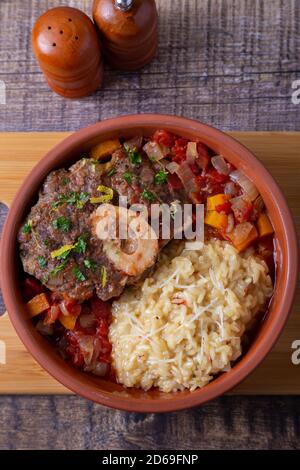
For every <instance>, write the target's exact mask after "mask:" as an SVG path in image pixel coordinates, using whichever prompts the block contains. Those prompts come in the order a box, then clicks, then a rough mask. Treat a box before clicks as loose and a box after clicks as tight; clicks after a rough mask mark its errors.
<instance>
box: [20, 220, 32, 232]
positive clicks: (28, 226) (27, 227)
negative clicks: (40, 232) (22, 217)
mask: <svg viewBox="0 0 300 470" xmlns="http://www.w3.org/2000/svg"><path fill="white" fill-rule="evenodd" d="M31 230H32V221H31V220H28V222H27V223H26V224H25V225H24V226H23V229H22V232H23V233H26V235H27V234H28V233H31Z"/></svg>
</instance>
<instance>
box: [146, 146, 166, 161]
mask: <svg viewBox="0 0 300 470" xmlns="http://www.w3.org/2000/svg"><path fill="white" fill-rule="evenodd" d="M143 150H144V152H145V153H146V154H147V156H148V157H149V158H150V160H162V159H163V158H164V157H165V156H166V155H167V154H168V151H169V149H167V148H166V147H163V146H162V145H159V144H158V143H157V142H147V144H146V145H144V147H143Z"/></svg>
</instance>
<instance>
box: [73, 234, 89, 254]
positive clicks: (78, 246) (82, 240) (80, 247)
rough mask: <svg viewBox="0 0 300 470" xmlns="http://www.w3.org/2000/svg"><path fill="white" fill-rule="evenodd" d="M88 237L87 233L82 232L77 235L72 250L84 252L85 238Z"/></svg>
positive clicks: (79, 252)
mask: <svg viewBox="0 0 300 470" xmlns="http://www.w3.org/2000/svg"><path fill="white" fill-rule="evenodd" d="M88 238H89V234H88V233H84V234H83V235H80V237H78V239H77V242H76V243H75V245H74V251H75V252H76V253H78V254H82V253H85V252H86V247H87V239H88Z"/></svg>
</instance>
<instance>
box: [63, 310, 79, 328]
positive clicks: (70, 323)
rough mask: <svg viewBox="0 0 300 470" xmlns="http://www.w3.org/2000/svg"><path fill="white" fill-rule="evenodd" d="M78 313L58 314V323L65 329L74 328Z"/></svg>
mask: <svg viewBox="0 0 300 470" xmlns="http://www.w3.org/2000/svg"><path fill="white" fill-rule="evenodd" d="M77 318H78V315H68V316H66V315H63V314H62V313H61V314H60V315H59V317H58V319H59V321H60V323H61V324H62V325H63V326H64V327H65V328H66V330H74V328H75V325H76V321H77Z"/></svg>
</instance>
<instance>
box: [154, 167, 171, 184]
mask: <svg viewBox="0 0 300 470" xmlns="http://www.w3.org/2000/svg"><path fill="white" fill-rule="evenodd" d="M167 181H168V173H167V172H166V171H165V170H163V169H161V170H159V172H158V173H156V175H155V176H154V183H155V184H157V185H159V184H164V183H166V182H167Z"/></svg>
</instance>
